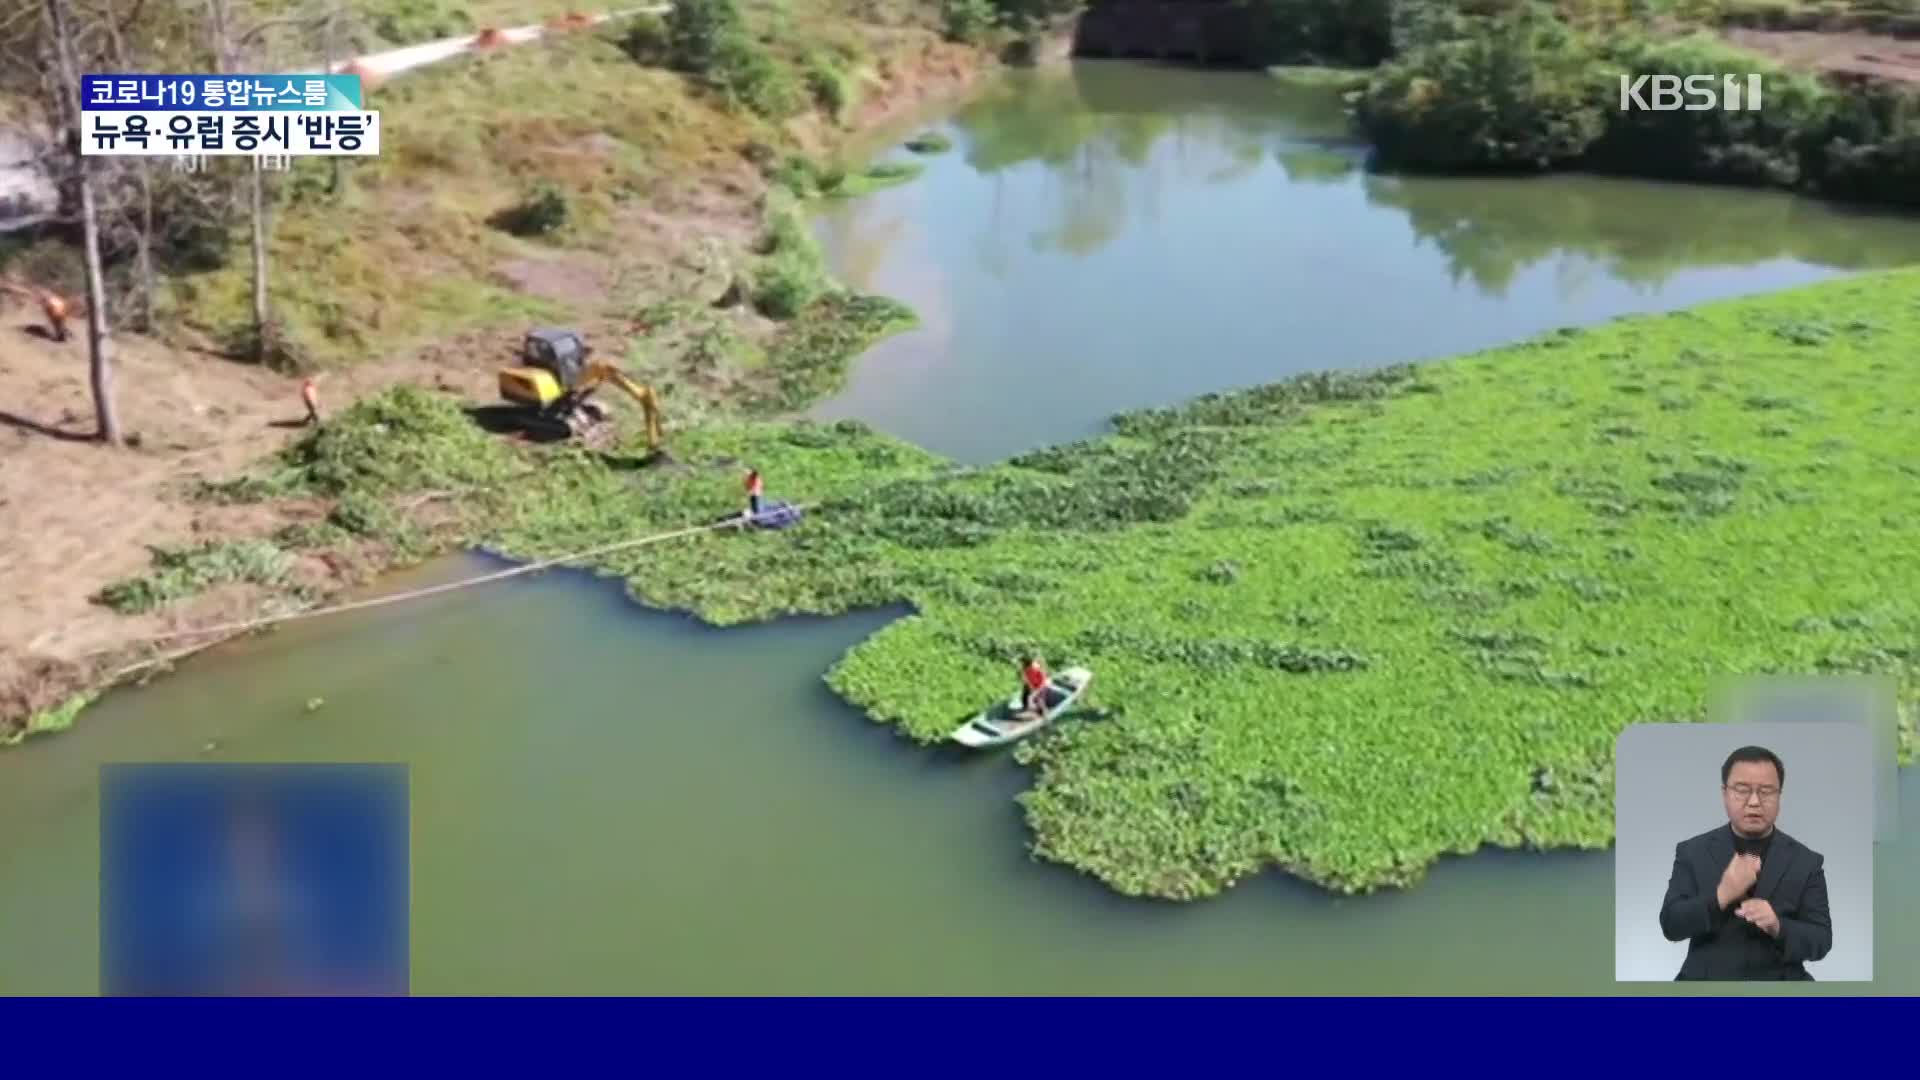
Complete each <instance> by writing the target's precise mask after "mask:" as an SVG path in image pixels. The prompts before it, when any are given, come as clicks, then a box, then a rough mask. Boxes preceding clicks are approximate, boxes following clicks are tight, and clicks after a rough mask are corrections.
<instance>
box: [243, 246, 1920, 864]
mask: <svg viewBox="0 0 1920 1080" xmlns="http://www.w3.org/2000/svg"><path fill="white" fill-rule="evenodd" d="M1916 286H1920V273H1915V272H1899V273H1893V274H1887V275H1881V276H1875V277H1869V278H1862V279H1855V280H1852V281H1847V282H1842V283H1837V284H1829V285H1821V286H1816V287H1813V288H1808V289H1802V290H1798V291H1795V292H1790V293H1785V294H1780V295H1777V296H1773V297H1767V298H1762V299H1755V300H1742V301H1736V302H1732V303H1722V304H1718V305H1714V306H1711V307H1708V308H1703V309H1699V310H1696V311H1692V312H1687V313H1682V314H1677V315H1672V316H1665V317H1658V318H1638V319H1630V320H1625V321H1621V322H1618V323H1615V324H1611V325H1608V326H1604V327H1601V328H1598V329H1594V330H1589V331H1585V332H1576V331H1565V332H1561V333H1558V334H1555V335H1551V336H1549V337H1546V338H1542V339H1540V340H1536V341H1531V342H1527V343H1524V344H1521V345H1517V346H1513V347H1510V348H1504V349H1499V350H1495V351H1492V352H1488V353H1485V354H1481V355H1476V356H1472V357H1467V358H1463V359H1459V360H1454V361H1450V362H1444V363H1436V364H1431V365H1422V366H1419V367H1401V368H1396V369H1391V370H1386V371H1381V372H1378V373H1374V374H1368V375H1351V374H1341V375H1319V376H1312V377H1307V378H1303V379H1298V380H1294V381H1291V382H1287V383H1283V384H1278V385H1274V386H1269V387H1263V388H1260V389H1256V390H1251V391H1247V392H1244V393H1237V394H1228V395H1216V396H1210V397H1206V398H1202V399H1199V400H1196V401H1194V402H1192V403H1190V404H1187V405H1184V406H1180V407H1177V408H1168V409H1159V410H1150V411H1146V412H1141V413H1135V414H1129V415H1127V416H1124V417H1121V418H1119V421H1118V424H1117V430H1116V433H1115V434H1114V435H1112V436H1111V437H1108V438H1104V439H1100V440H1096V441H1091V442H1087V443H1081V444H1076V445H1072V446H1066V447H1059V448H1054V449H1049V450H1045V451H1041V452H1037V453H1034V454H1030V455H1027V456H1024V457H1022V458H1019V459H1016V460H1013V461H1009V462H1007V463H1005V464H1002V465H998V466H994V467H989V468H980V469H956V468H953V467H951V466H949V465H947V464H946V463H944V462H942V461H941V460H939V459H937V458H935V457H933V456H932V455H929V454H927V453H925V452H922V451H919V450H917V449H915V448H913V447H910V446H906V445H903V444H901V443H899V442H897V441H895V440H892V439H889V438H885V437H882V436H879V435H876V434H874V433H872V432H870V431H868V430H867V429H865V428H864V427H862V426H861V425H859V424H856V423H850V422H843V423H838V424H833V425H827V426H823V425H813V424H805V423H801V424H718V425H714V426H710V427H706V428H703V429H700V430H696V431H686V432H682V433H680V434H678V435H677V436H676V440H675V447H674V450H675V454H676V457H677V458H678V459H679V461H680V462H681V464H680V465H679V466H676V467H674V468H669V469H660V470H644V471H640V472H635V471H632V470H623V469H610V468H607V467H606V460H605V459H604V458H603V457H602V456H600V455H597V454H595V453H592V452H590V451H586V450H583V449H579V448H574V447H568V448H562V449H548V450H538V451H531V452H535V453H541V454H544V455H546V457H545V459H544V460H543V461H542V462H541V463H540V466H539V467H538V468H537V469H531V470H528V471H527V473H526V474H525V476H524V477H522V478H521V479H520V480H519V481H518V482H516V483H515V484H512V485H505V486H500V487H496V488H492V489H489V493H488V494H487V495H486V496H485V497H484V498H482V499H478V500H476V501H475V502H474V503H473V506H472V508H471V509H470V511H469V512H468V514H467V516H466V517H464V518H463V519H462V520H461V521H460V522H459V523H458V527H457V528H456V529H454V530H453V531H454V532H457V533H458V535H459V537H460V538H461V539H464V540H466V541H468V542H471V543H477V544H482V545H485V546H487V547H489V548H492V549H495V550H498V551H500V552H503V553H506V554H508V555H511V556H517V557H527V558H532V557H539V556H551V555H556V554H560V553H562V552H569V551H577V550H582V549H586V548H589V547H592V546H595V545H598V544H603V543H607V542H609V541H612V540H615V539H619V538H624V537H630V536H633V535H635V534H637V533H642V532H645V531H649V530H652V529H668V528H674V527H680V526H684V525H685V524H687V523H688V522H690V521H700V520H709V519H713V518H718V517H720V516H722V515H724V514H727V513H730V512H733V511H735V510H736V509H737V505H736V502H737V488H736V484H737V475H736V470H737V468H738V463H739V462H743V461H752V462H754V463H755V464H756V465H758V466H759V467H760V468H761V469H762V470H763V471H764V472H765V473H766V475H768V476H770V477H772V478H774V484H775V492H774V493H775V494H777V495H778V496H779V497H782V498H787V499H791V500H794V501H796V502H801V503H806V504H809V505H810V506H812V507H814V509H813V510H812V511H811V512H810V515H809V517H808V519H807V520H806V521H805V522H803V523H802V525H801V526H799V527H798V528H795V529H793V530H790V531H787V532H783V533H756V534H740V533H737V532H733V531H730V530H729V531H723V532H718V533H713V534H707V535H704V536H701V537H697V538H694V539H690V540H688V541H686V542H684V543H679V544H675V545H666V546H660V547H655V548H650V549H646V550H645V551H636V552H629V553H626V554H621V555H616V556H612V557H609V558H608V559H606V560H605V562H604V563H603V564H602V565H601V567H600V569H602V570H603V571H605V572H607V573H609V574H613V575H617V576H620V577H622V578H625V579H626V581H627V587H628V589H629V590H630V591H631V592H632V593H633V595H634V596H636V597H637V598H639V599H640V600H642V601H644V602H646V603H649V604H652V605H657V606H661V607H667V608H680V609H686V610H690V611H693V612H696V613H698V614H700V615H701V616H702V617H704V618H706V619H709V620H711V621H713V622H716V623H723V624H724V623H737V622H741V621H745V620H757V619H765V618H770V617H774V616H777V615H780V614H783V613H789V612H816V613H833V612H842V611H847V610H850V609H854V608H861V607H870V606H874V605H880V604H887V603H892V602H897V601H901V600H906V601H909V602H911V603H912V604H913V606H914V607H915V608H916V611H917V613H916V614H915V615H913V616H912V617H909V618H906V619H903V620H901V621H900V622H897V623H895V624H893V625H892V626H890V627H889V628H888V629H886V630H885V631H883V632H882V633H880V634H878V635H877V636H875V637H874V638H872V639H870V640H869V641H867V642H865V643H863V644H861V645H860V646H858V647H857V648H855V649H854V650H852V652H851V653H850V654H849V655H848V656H847V657H846V658H845V659H844V660H843V661H842V662H841V663H840V664H839V665H838V666H837V667H836V668H835V669H834V671H833V672H832V673H831V676H830V681H831V682H832V684H833V686H834V687H835V688H836V689H838V690H839V692H840V693H842V694H843V695H844V696H845V697H847V698H848V699H849V700H851V701H853V702H855V703H856V704H858V705H860V706H862V707H864V708H865V709H867V710H868V711H869V713H870V714H871V715H872V716H873V717H874V718H875V719H877V720H880V721H883V722H887V723H892V724H896V725H898V726H899V727H900V728H901V729H902V730H903V731H904V732H906V733H907V734H909V735H911V736H913V737H914V738H917V739H923V740H934V739H939V738H941V737H943V736H945V735H946V734H947V733H948V732H949V731H950V730H951V729H952V727H953V726H954V725H955V724H956V723H957V722H958V721H959V720H960V719H961V718H962V717H963V716H964V715H966V714H967V713H968V712H970V711H971V710H972V709H974V708H977V707H978V706H979V704H980V703H981V702H983V701H987V700H991V699H993V698H994V697H996V696H997V695H999V694H1000V693H1001V692H1003V691H1004V689H1005V685H1006V682H1007V678H1008V672H1009V670H1010V665H1011V663H1012V659H1013V658H1014V657H1015V656H1016V655H1017V654H1018V653H1020V652H1022V651H1024V650H1027V649H1038V650H1039V651H1041V652H1042V653H1043V654H1044V655H1045V656H1047V657H1048V658H1049V659H1050V660H1051V661H1052V662H1054V663H1056V664H1067V663H1086V664H1090V665H1091V666H1093V667H1094V668H1095V669H1096V670H1097V671H1098V672H1099V673H1100V681H1099V683H1098V684H1097V689H1096V694H1097V696H1098V698H1099V699H1100V703H1101V704H1102V705H1103V706H1104V707H1105V710H1106V713H1105V715H1104V716H1102V717H1099V718H1094V717H1085V718H1082V719H1081V720H1079V721H1077V722H1069V723H1065V724H1063V725H1061V726H1059V727H1058V728H1056V729H1055V730H1053V731H1051V732H1049V733H1046V734H1044V735H1042V736H1040V737H1038V738H1037V739H1036V740H1034V741H1032V742H1030V743H1029V744H1027V745H1025V746H1024V747H1023V748H1022V749H1021V751H1020V752H1019V753H1020V756H1021V757H1022V759H1024V760H1026V761H1027V762H1029V763H1031V764H1033V765H1035V766H1036V767H1037V769H1038V780H1037V784H1036V786H1035V788H1034V789H1033V790H1032V791H1030V792H1028V793H1027V794H1025V795H1024V796H1022V800H1021V801H1022V802H1023V804H1024V805H1025V808H1026V811H1027V815H1028V820H1029V821H1030V823H1031V824H1032V827H1033V829H1034V832H1035V841H1034V845H1035V850H1036V851H1037V852H1038V853H1039V854H1041V855H1043V856H1045V857H1047V858H1049V859H1054V860H1057V861H1060V862H1063V863H1066V864H1068V865H1071V866H1075V867H1078V868H1081V869H1083V870H1085V871H1087V872H1089V873H1091V874H1094V875H1096V876H1098V877H1099V878H1100V879H1102V880H1104V881H1106V882H1108V883H1109V884H1111V885H1112V886H1113V887H1114V888H1116V889H1118V890H1121V891H1123V892H1127V893H1134V894H1146V895H1154V896H1163V897H1174V898H1195V897H1201V896H1206V895H1209V894H1211V893H1215V892H1217V891H1219V890H1221V889H1223V888H1225V887H1227V886H1228V885H1230V884H1231V883H1232V882H1233V881H1235V880H1236V879H1238V878H1241V877H1243V876H1245V875H1247V874H1250V873H1253V872H1255V871H1257V870H1258V869H1260V868H1262V867H1264V866H1267V865H1272V864H1279V865H1283V866H1286V867H1288V868H1290V869H1291V870H1293V871H1294V872H1295V873H1298V874H1300V875H1302V876H1304V877H1306V878H1309V879H1312V880H1314V881H1317V882H1320V883H1323V884H1325V885H1327V886H1329V887H1331V888H1334V889H1339V890H1350V891H1351V890H1367V889H1371V888H1375V887H1378V886H1382V885H1389V884H1407V883H1410V882H1413V881H1416V880H1418V879H1419V877H1420V876H1421V875H1422V874H1423V873H1424V871H1425V869H1426V868H1427V867H1428V866H1430V865H1431V864H1432V863H1433V862H1434V861H1435V860H1436V859H1437V858H1439V857H1441V856H1442V855H1446V854H1450V853H1466V852H1471V851H1473V850H1475V849H1477V848H1479V847H1481V846H1484V845H1488V844H1492V845H1498V846H1507V847H1520V846H1537V847H1567V846H1574V847H1600V846H1604V845H1605V844H1607V843H1608V842H1609V841H1610V839H1611V836H1612V821H1613V817H1612V788H1613V778H1612V772H1611V760H1612V756H1611V755H1612V748H1613V742H1614V738H1615V736H1616V735H1617V734H1618V732H1619V731H1620V730H1621V729H1622V728H1623V727H1624V726H1626V725H1628V724H1630V723H1633V722H1636V721H1642V720H1659V719H1666V718H1688V717H1696V716H1699V715H1700V714H1701V713H1702V712H1703V709H1704V701H1705V695H1706V691H1707V689H1708V687H1707V686H1706V684H1705V683H1704V682H1703V680H1704V679H1706V678H1708V677H1709V673H1720V672H1726V673H1759V672H1809V671H1814V672H1820V671H1872V672H1883V673H1887V674H1891V675H1893V676H1895V677H1896V678H1897V679H1898V680H1899V683H1900V687H1901V698H1902V702H1903V707H1904V708H1905V709H1906V710H1907V713H1906V720H1905V725H1906V727H1905V731H1904V732H1903V736H1904V739H1905V749H1904V753H1906V754H1907V755H1909V756H1910V755H1911V752H1912V748H1913V736H1914V732H1913V721H1914V716H1915V712H1916V705H1920V600H1916V599H1915V598H1916V597H1920V564H1916V563H1915V562H1914V561H1913V560H1910V559H1906V560H1903V559H1896V558H1892V557H1890V555H1889V553H1891V552H1897V551H1901V550H1904V545H1905V544H1906V540H1907V538H1908V537H1909V536H1910V535H1911V532H1912V529H1913V527H1914V521H1915V520H1916V518H1920V503H1917V502H1916V499H1915V495H1914V492H1915V491H1916V490H1920V489H1916V486H1915V480H1916V478H1920V457H1916V456H1915V453H1914V449H1913V443H1912V441H1911V439H1909V438H1908V437H1907V433H1908V432H1909V431H1911V430H1912V428H1913V426H1914V422H1915V420H1916V419H1920V384H1916V382H1915V371H1916V369H1915V368H1914V366H1913V365H1912V364H1909V363H1905V362H1903V361H1902V360H1900V359H1899V358H1901V357H1904V356H1908V355H1911V354H1912V351H1913V350H1914V349H1915V348H1916V347H1920V308H1916V306H1915V305H1914V304H1913V302H1912V296H1913V292H1914V289H1915V287H1916ZM402 414H404V415H407V416H409V417H411V419H410V420H408V421H407V422H406V424H405V425H404V426H403V427H398V428H396V427H393V426H391V425H394V424H395V422H396V417H397V416H399V415H402ZM463 420H464V418H462V417H461V416H460V414H459V411H458V409H457V408H456V407H455V406H454V405H453V404H451V403H450V402H449V401H447V400H446V399H444V398H441V397H438V396H434V395H428V394H405V395H396V396H395V397H394V398H392V399H390V400H388V401H387V402H384V403H380V404H372V405H368V406H366V407H364V408H363V409H362V410H357V411H356V412H355V413H354V414H353V415H352V416H349V417H346V418H343V419H342V420H341V421H339V422H337V423H336V424H335V425H333V426H332V427H331V428H330V430H329V431H328V432H327V433H325V434H322V435H316V436H314V437H312V438H311V439H310V440H309V441H308V442H307V443H306V444H304V445H303V448H300V449H297V450H296V451H294V452H293V453H292V454H290V455H289V456H288V458H287V459H286V461H285V462H284V463H283V465H282V468H283V469H290V471H289V472H284V473H283V475H282V476H281V478H280V479H279V480H278V481H277V483H280V484H282V485H287V484H292V485H296V486H298V487H300V488H301V489H302V490H305V491H308V492H312V493H324V492H334V491H339V490H353V489H355V488H356V487H357V486H358V485H359V483H360V482H359V481H349V482H348V483H347V485H346V487H345V488H342V486H341V484H340V482H339V478H341V477H362V478H368V480H367V481H366V482H367V483H369V484H370V485H371V486H372V487H373V488H375V489H377V490H379V491H382V492H384V493H386V496H387V497H388V498H399V497H403V496H404V495H405V494H406V492H407V491H419V490H425V489H428V488H432V487H435V486H448V485H453V484H458V483H462V482H466V481H468V480H471V479H472V478H473V477H474V475H475V473H474V472H473V470H476V469H477V470H479V471H480V475H492V474H494V473H496V472H497V471H499V470H508V469H513V468H516V461H515V458H516V456H517V453H516V452H510V451H508V450H506V449H505V448H503V447H502V446H501V445H500V444H498V443H491V442H489V443H486V444H485V445H484V446H483V445H481V444H478V443H471V442H470V436H469V435H467V434H466V433H464V432H463V429H462V428H461V424H462V422H463ZM375 423H385V424H388V425H390V426H389V428H388V431H389V433H390V434H391V433H392V432H393V431H396V430H398V431H404V432H405V433H406V434H405V435H404V436H403V437H400V438H393V437H388V438H365V437H363V435H364V429H366V428H367V427H368V426H369V425H372V424H375ZM640 450H641V448H640V447H639V446H636V445H627V446H624V447H617V448H615V449H614V450H613V451H610V452H611V453H613V454H615V455H616V456H619V455H623V454H637V453H639V452H640ZM445 535H451V533H449V534H445ZM1733 551H1737V552H1740V553H1741V557H1740V558H1739V559H1738V560H1731V561H1730V560H1729V559H1727V557H1726V555H1727V553H1728V552H1733ZM1806 552H1821V553H1822V556H1821V558H1819V559H1809V558H1807V557H1806V556H1805V553H1806Z"/></svg>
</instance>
